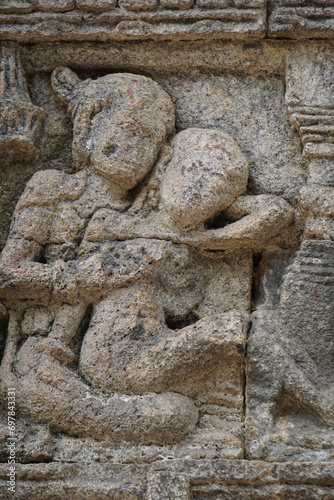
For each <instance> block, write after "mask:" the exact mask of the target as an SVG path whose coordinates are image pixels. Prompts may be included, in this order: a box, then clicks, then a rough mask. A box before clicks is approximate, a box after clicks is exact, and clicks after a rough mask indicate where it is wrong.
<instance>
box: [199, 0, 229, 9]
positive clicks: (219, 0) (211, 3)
mask: <svg viewBox="0 0 334 500" xmlns="http://www.w3.org/2000/svg"><path fill="white" fill-rule="evenodd" d="M229 3H230V2H229V0H197V2H196V4H197V6H198V7H201V8H206V9H216V8H217V9H219V8H220V9H224V8H225V7H227V6H228V4H229Z"/></svg>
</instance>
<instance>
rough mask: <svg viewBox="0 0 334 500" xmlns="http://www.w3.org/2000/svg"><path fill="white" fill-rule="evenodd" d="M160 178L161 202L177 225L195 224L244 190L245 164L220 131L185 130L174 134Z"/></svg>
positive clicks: (234, 146) (230, 141) (202, 220)
mask: <svg viewBox="0 0 334 500" xmlns="http://www.w3.org/2000/svg"><path fill="white" fill-rule="evenodd" d="M172 148H173V154H172V159H171V161H170V163H169V164H168V165H167V168H166V173H165V176H164V179H163V190H162V202H163V204H164V206H165V207H166V209H167V211H168V213H169V214H170V216H171V217H172V219H173V221H174V222H175V223H176V224H177V225H179V226H181V227H182V226H189V227H191V226H193V227H194V226H197V225H199V224H201V223H203V222H205V221H206V220H208V219H209V218H210V217H213V216H214V215H215V214H216V213H218V212H220V211H222V210H224V209H226V208H228V207H229V206H230V205H232V203H233V201H235V200H236V198H237V197H238V196H239V195H241V194H243V193H244V191H245V190H246V185H247V180H248V164H247V160H246V158H245V157H244V156H243V154H242V153H241V151H240V149H239V148H238V145H237V144H236V143H235V141H234V140H233V139H232V137H229V136H228V135H227V134H224V133H222V132H221V131H220V130H205V129H187V130H185V131H183V132H180V133H179V134H177V135H176V136H175V138H174V139H173V142H172Z"/></svg>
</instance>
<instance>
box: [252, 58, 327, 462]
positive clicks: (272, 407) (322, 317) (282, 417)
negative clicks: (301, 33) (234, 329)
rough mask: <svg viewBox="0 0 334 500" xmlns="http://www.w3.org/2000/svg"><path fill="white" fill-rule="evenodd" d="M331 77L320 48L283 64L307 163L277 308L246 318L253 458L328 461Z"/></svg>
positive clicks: (287, 99) (293, 122)
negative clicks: (295, 245)
mask: <svg viewBox="0 0 334 500" xmlns="http://www.w3.org/2000/svg"><path fill="white" fill-rule="evenodd" d="M306 57H307V65H304V66H303V62H304V63H305V60H306ZM302 68H303V69H302ZM310 74H312V79H309V75H310ZM332 76H333V65H332V61H331V56H330V55H329V54H328V52H327V51H326V50H323V49H320V50H318V49H317V50H316V51H315V52H314V53H313V56H312V57H311V55H310V53H308V54H307V56H306V53H305V50H304V49H301V50H300V51H298V50H296V52H295V53H294V54H292V55H291V56H290V58H289V59H288V70H287V95H286V101H287V105H288V107H289V111H290V113H291V122H292V124H293V125H294V126H296V127H297V129H298V131H299V133H300V136H301V141H302V146H303V153H304V156H305V158H306V159H307V161H308V164H309V178H308V182H307V184H306V186H304V187H303V188H302V189H301V191H300V197H299V206H300V212H301V214H302V215H303V216H304V219H305V228H304V233H303V236H302V240H303V241H302V243H301V246H300V249H299V250H298V251H297V253H296V256H295V259H294V261H293V263H292V264H291V266H289V267H288V268H287V272H286V275H285V276H284V280H283V283H282V285H281V290H280V301H279V307H278V308H275V309H271V308H269V310H268V309H267V310H266V308H263V309H262V310H261V308H260V309H259V310H258V311H257V312H256V313H255V315H254V328H253V332H252V334H251V336H250V341H249V350H248V354H249V362H248V363H249V364H248V366H249V370H248V385H247V387H248V388H247V391H248V404H247V408H248V427H247V429H248V453H249V456H251V457H253V458H255V457H256V458H260V457H264V456H266V457H268V456H269V457H270V458H271V459H273V457H275V456H276V457H281V456H286V455H291V454H296V455H299V456H305V457H313V458H315V459H318V457H320V458H324V457H328V458H331V457H332V456H333V446H332V443H333V426H334V404H333V388H332V384H333V374H334V372H333V362H334V350H333V332H334V330H333V317H334V280H333V269H334V267H333V266H334V242H333V235H334V233H333V217H334V211H333V194H334V191H333V189H334V188H333V158H334V150H333V142H332V140H333V139H332V111H333V97H334V96H333V90H332V87H331V86H330V85H328V81H329V80H331V78H332ZM325 450H326V451H325Z"/></svg>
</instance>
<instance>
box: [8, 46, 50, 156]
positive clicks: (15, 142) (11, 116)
mask: <svg viewBox="0 0 334 500" xmlns="http://www.w3.org/2000/svg"><path fill="white" fill-rule="evenodd" d="M0 57H1V62H0V105H1V112H0V158H1V159H2V160H11V161H12V160H13V159H16V160H18V161H30V160H32V159H33V158H34V156H35V154H36V141H37V139H38V138H39V135H40V132H41V126H42V124H43V121H44V118H45V113H44V110H43V109H41V108H39V107H38V106H35V105H34V104H32V102H31V100H30V96H29V93H28V90H27V85H26V82H25V78H24V75H23V72H22V67H21V62H20V54H19V47H18V46H17V44H15V43H10V42H7V43H6V42H3V43H2V44H1V56H0Z"/></svg>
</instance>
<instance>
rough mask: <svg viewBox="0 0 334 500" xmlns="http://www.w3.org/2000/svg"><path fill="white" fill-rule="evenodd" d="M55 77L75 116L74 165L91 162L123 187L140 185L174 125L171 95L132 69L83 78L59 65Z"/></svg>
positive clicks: (57, 90) (53, 76)
mask: <svg viewBox="0 0 334 500" xmlns="http://www.w3.org/2000/svg"><path fill="white" fill-rule="evenodd" d="M51 81H52V86H53V89H54V90H55V91H56V93H57V94H58V95H59V97H60V98H61V99H62V101H63V102H65V103H67V104H68V111H69V114H70V116H71V118H72V120H73V135H74V138H73V145H72V151H73V160H74V162H75V165H76V166H77V167H79V168H82V166H84V165H87V164H88V163H89V162H90V164H91V165H92V166H93V167H94V168H95V169H96V170H97V171H98V172H99V173H101V174H103V175H105V176H106V177H108V178H109V179H111V180H112V181H113V182H114V183H116V184H118V185H119V186H121V187H122V188H125V189H131V188H133V187H134V186H136V185H137V184H138V182H139V181H140V180H141V179H143V178H144V177H145V175H146V174H147V173H148V172H149V171H150V170H151V168H152V167H153V165H154V163H155V161H156V159H157V157H158V154H159V151H160V149H161V146H162V145H163V143H164V141H165V139H166V136H167V135H169V134H171V133H172V132H173V130H174V124H175V111H174V106H173V103H172V101H171V99H170V97H169V95H168V94H167V93H166V92H165V91H164V90H163V89H162V88H161V87H160V86H159V85H158V84H157V83H156V82H154V81H153V80H151V79H150V78H147V77H145V76H139V75H132V74H129V73H115V74H111V75H107V76H103V77H101V78H98V79H97V80H84V81H82V80H80V79H79V77H78V76H77V75H76V74H75V73H74V72H73V71H71V70H70V69H68V68H63V67H59V68H56V69H55V70H54V72H53V74H52V78H51Z"/></svg>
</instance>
